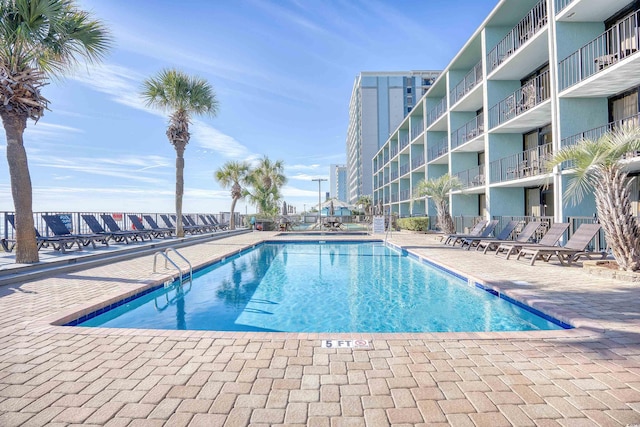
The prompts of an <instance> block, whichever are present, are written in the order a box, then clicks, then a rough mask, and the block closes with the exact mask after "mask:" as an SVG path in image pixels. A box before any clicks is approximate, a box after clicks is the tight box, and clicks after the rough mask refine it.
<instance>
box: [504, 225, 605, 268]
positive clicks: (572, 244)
mask: <svg viewBox="0 0 640 427" xmlns="http://www.w3.org/2000/svg"><path fill="white" fill-rule="evenodd" d="M599 231H600V224H586V223H585V224H581V225H580V227H578V229H577V230H576V231H575V232H574V233H573V235H572V236H571V237H570V238H569V240H567V243H565V244H564V246H543V245H535V246H523V247H522V249H520V252H518V257H517V258H516V259H517V260H519V259H520V258H526V257H527V256H530V257H531V262H530V265H533V264H534V263H535V262H536V260H539V259H541V260H543V261H544V262H549V260H550V259H551V257H553V256H555V257H556V258H558V260H559V261H560V264H562V265H570V264H571V263H572V262H573V261H577V260H578V259H579V258H580V257H582V256H585V257H587V258H589V259H591V256H593V255H599V256H600V258H605V257H606V256H607V253H606V252H586V249H587V246H588V245H589V242H591V240H592V239H593V238H594V237H595V236H596V234H598V232H599Z"/></svg>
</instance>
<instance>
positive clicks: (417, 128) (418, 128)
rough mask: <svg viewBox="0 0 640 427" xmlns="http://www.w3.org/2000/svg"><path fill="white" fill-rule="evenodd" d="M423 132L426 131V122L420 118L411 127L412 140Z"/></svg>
mask: <svg viewBox="0 0 640 427" xmlns="http://www.w3.org/2000/svg"><path fill="white" fill-rule="evenodd" d="M422 132H424V122H423V121H422V120H420V121H419V122H418V123H416V124H414V125H413V126H412V127H411V140H414V139H416V138H417V137H419V136H420V134H421V133H422Z"/></svg>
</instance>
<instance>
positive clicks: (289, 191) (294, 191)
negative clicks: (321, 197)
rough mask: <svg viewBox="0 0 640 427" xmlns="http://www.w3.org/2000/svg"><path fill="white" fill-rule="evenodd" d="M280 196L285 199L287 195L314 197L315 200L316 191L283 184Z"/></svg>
mask: <svg viewBox="0 0 640 427" xmlns="http://www.w3.org/2000/svg"><path fill="white" fill-rule="evenodd" d="M282 196H283V198H285V199H286V198H287V197H312V198H313V197H315V198H316V200H317V197H318V192H317V191H313V190H303V189H301V188H297V187H291V186H289V185H285V186H284V187H282ZM312 200H313V199H312Z"/></svg>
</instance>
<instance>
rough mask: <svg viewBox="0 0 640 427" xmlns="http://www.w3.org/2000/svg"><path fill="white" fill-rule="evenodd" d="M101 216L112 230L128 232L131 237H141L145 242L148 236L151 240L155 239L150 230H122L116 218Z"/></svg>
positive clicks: (106, 215) (134, 238)
mask: <svg viewBox="0 0 640 427" xmlns="http://www.w3.org/2000/svg"><path fill="white" fill-rule="evenodd" d="M100 218H102V221H104V224H105V225H106V226H107V228H109V230H110V231H111V232H114V233H122V234H126V235H127V236H128V237H129V238H131V239H133V240H138V239H140V241H143V242H144V239H146V238H149V240H153V236H152V235H151V233H149V231H148V230H130V231H129V230H122V229H120V226H118V223H117V222H116V220H115V219H113V217H112V216H111V215H109V214H102V215H100Z"/></svg>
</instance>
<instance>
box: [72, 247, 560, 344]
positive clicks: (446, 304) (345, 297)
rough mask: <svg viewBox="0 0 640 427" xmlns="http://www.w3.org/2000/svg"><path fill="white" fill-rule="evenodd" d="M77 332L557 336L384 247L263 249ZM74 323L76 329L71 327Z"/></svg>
mask: <svg viewBox="0 0 640 427" xmlns="http://www.w3.org/2000/svg"><path fill="white" fill-rule="evenodd" d="M88 317H91V318H90V319H88V320H86V321H85V320H84V319H80V320H81V322H75V323H76V324H79V325H80V326H93V327H115V328H123V327H125V328H144V329H178V330H187V329H189V330H214V331H216V330H219V331H279V332H445V331H465V332H472V331H522V330H539V329H545V330H549V329H561V328H562V327H561V326H559V325H558V324H555V323H553V322H552V321H550V320H548V319H544V318H542V317H540V316H537V315H536V314H534V313H532V312H530V311H527V310H525V309H523V308H522V307H519V306H518V305H516V304H512V303H511V302H509V301H507V300H505V299H503V298H499V297H498V296H496V295H494V294H492V293H490V292H486V291H485V290H483V289H481V288H478V287H476V286H470V285H469V283H468V281H467V280H466V279H464V278H461V277H456V276H455V275H452V274H448V273H447V272H445V271H442V270H441V269H438V268H435V267H434V266H431V265H428V264H426V263H424V262H420V261H418V260H417V259H414V258H413V257H410V256H408V255H407V253H406V252H404V253H403V252H400V251H398V250H395V249H393V248H391V247H389V246H386V245H385V244H384V243H382V242H366V243H362V242H360V243H344V242H343V243H336V242H322V241H320V242H305V243H301V242H296V243H293V242H290V243H265V244H261V245H259V246H257V247H256V248H255V249H253V250H251V251H248V252H246V253H243V254H240V255H237V256H233V257H230V258H228V259H226V260H224V261H222V262H219V263H216V264H214V265H212V266H210V267H208V268H206V269H203V270H202V271H199V272H197V273H196V274H194V280H193V283H192V284H188V283H185V284H183V285H179V284H177V283H174V284H172V285H171V286H168V287H166V288H160V289H157V290H154V291H153V292H150V293H147V294H145V295H142V296H140V297H139V298H136V299H134V300H132V301H127V302H125V303H123V304H121V305H119V306H117V307H114V308H112V309H110V310H108V311H106V312H104V313H100V312H96V313H94V316H92V315H89V316H88ZM71 324H74V323H71Z"/></svg>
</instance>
